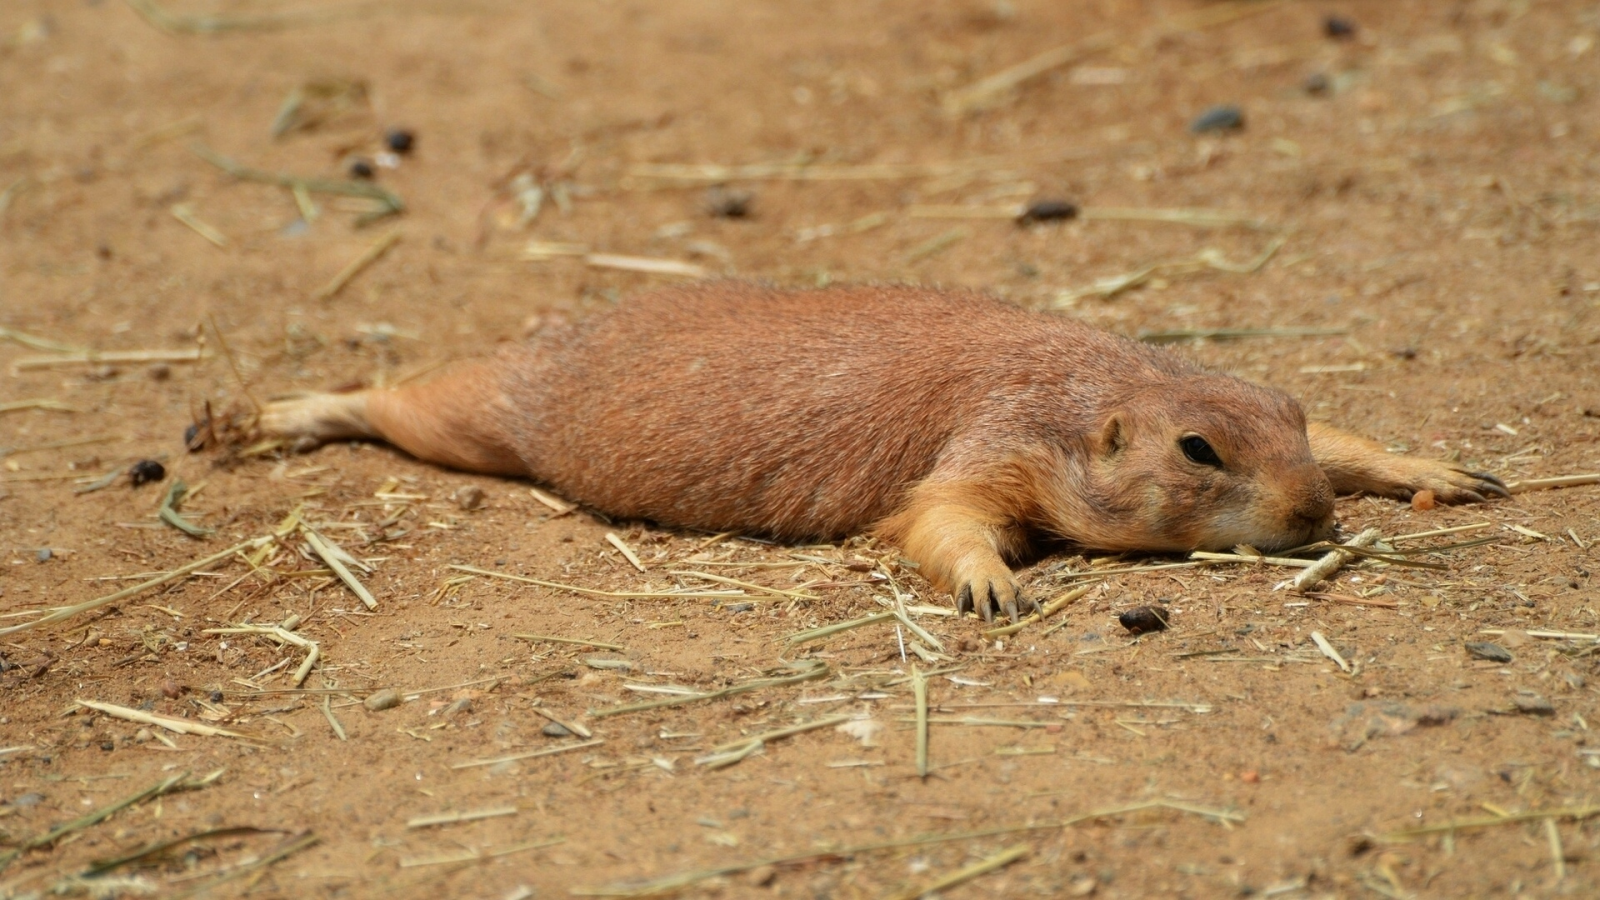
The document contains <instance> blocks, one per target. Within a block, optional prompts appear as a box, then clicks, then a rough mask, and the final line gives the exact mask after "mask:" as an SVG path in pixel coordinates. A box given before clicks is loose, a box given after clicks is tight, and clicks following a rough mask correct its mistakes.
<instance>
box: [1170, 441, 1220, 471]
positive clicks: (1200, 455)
mask: <svg viewBox="0 0 1600 900" xmlns="http://www.w3.org/2000/svg"><path fill="white" fill-rule="evenodd" d="M1178 446H1179V447H1180V448H1182V449H1183V455H1184V456H1187V457H1189V461H1190V462H1192V463H1199V464H1200V465H1202V466H1214V467H1216V468H1218V469H1220V468H1222V460H1221V459H1219V458H1218V457H1217V451H1215V450H1213V449H1211V445H1210V444H1208V443H1206V439H1205V438H1203V437H1201V436H1200V435H1198V434H1190V435H1185V436H1183V437H1181V438H1179V439H1178Z"/></svg>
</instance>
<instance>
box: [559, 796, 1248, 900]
mask: <svg viewBox="0 0 1600 900" xmlns="http://www.w3.org/2000/svg"><path fill="white" fill-rule="evenodd" d="M1156 809H1169V810H1172V811H1174V812H1182V813H1187V814H1189V815H1195V816H1201V817H1203V818H1206V819H1210V820H1212V821H1215V822H1221V823H1228V824H1231V823H1237V822H1243V821H1244V816H1243V815H1241V814H1240V813H1236V812H1233V811H1231V810H1222V809H1210V808H1207V807H1203V806H1197V805H1195V804H1192V803H1183V802H1179V801H1174V800H1148V801H1145V802H1143V803H1129V804H1126V805H1123V806H1112V807H1106V808H1103V809H1095V810H1090V811H1088V812H1084V813H1079V814H1078V815H1075V816H1070V817H1068V818H1065V819H1057V820H1054V821H1050V822H1036V823H1033V824H1029V825H1008V826H1001V827H999V828H987V829H984V830H982V831H963V832H956V833H951V834H932V835H924V836H921V837H913V838H901V839H899V840H893V841H882V842H880V843H875V844H860V845H857V846H854V847H841V848H838V849H834V850H819V851H817V852H814V853H801V854H796V855H794V856H777V857H767V858H764V859H753V860H746V861H744V862H738V863H732V864H730V865H726V866H718V867H717V868H713V869H701V870H699V871H693V872H679V873H676V874H672V875H666V876H663V877H661V878H654V879H651V880H649V881H639V882H624V883H621V884H612V885H606V886H604V887H594V888H583V887H578V888H572V889H571V890H570V891H569V892H568V893H571V894H573V895H574V896H578V897H650V896H654V895H657V894H664V893H667V892H669V891H675V890H681V889H683V888H685V887H688V886H690V885H693V884H698V883H699V882H702V881H707V880H709V879H712V878H720V877H723V876H726V875H737V874H739V873H740V872H748V871H750V870H751V869H760V868H764V867H767V866H774V867H776V866H795V865H800V864H803V863H808V862H818V861H821V860H837V859H851V858H853V857H856V856H860V855H863V854H867V853H877V852H881V851H884V850H899V849H902V848H905V847H926V846H930V845H933V844H948V843H954V842H958V841H971V840H981V839H983V838H991V837H997V836H1000V835H1010V834H1028V833H1030V832H1035V831H1059V830H1062V829H1066V828H1071V827H1073V826H1076V825H1082V824H1084V823H1085V822H1096V821H1099V820H1101V819H1105V818H1110V817H1112V816H1121V815H1127V814H1129V813H1137V812H1145V811H1148V810H1156Z"/></svg>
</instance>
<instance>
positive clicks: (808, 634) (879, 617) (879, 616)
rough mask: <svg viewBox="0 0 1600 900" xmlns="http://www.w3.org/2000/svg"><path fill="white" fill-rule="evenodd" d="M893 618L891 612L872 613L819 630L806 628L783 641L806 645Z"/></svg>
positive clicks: (824, 626)
mask: <svg viewBox="0 0 1600 900" xmlns="http://www.w3.org/2000/svg"><path fill="white" fill-rule="evenodd" d="M893 618H895V614H894V612H893V611H892V610H891V611H888V612H880V613H873V614H872V615H870V616H862V617H861V618H859V619H851V620H850V621H848V622H835V623H833V624H832V625H823V626H822V627H820V628H808V629H806V630H805V631H797V632H795V633H794V634H791V635H789V636H788V637H787V638H785V639H784V640H786V641H787V642H789V643H791V644H808V643H810V642H812V641H820V640H822V639H823V638H825V637H832V636H833V635H836V634H839V633H840V632H844V631H850V630H852V629H855V628H860V627H862V626H863V625H871V624H873V623H875V622H886V621H888V620H889V619H893Z"/></svg>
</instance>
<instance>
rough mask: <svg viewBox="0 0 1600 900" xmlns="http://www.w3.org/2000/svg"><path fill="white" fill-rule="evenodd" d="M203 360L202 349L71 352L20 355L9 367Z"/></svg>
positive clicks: (27, 368) (18, 369)
mask: <svg viewBox="0 0 1600 900" xmlns="http://www.w3.org/2000/svg"><path fill="white" fill-rule="evenodd" d="M205 358H206V353H205V352H204V351H203V350H199V349H194V350H75V351H69V352H67V353H64V354H63V355H60V356H24V357H23V358H21V359H19V360H17V361H16V362H14V363H12V364H11V371H13V372H30V371H33V370H34V369H60V368H65V367H68V366H99V365H115V364H117V363H192V362H199V361H200V360H203V359H205Z"/></svg>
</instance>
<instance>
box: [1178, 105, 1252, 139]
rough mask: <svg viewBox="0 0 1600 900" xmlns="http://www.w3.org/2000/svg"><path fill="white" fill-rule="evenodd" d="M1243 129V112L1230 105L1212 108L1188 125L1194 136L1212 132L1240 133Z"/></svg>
mask: <svg viewBox="0 0 1600 900" xmlns="http://www.w3.org/2000/svg"><path fill="white" fill-rule="evenodd" d="M1243 128H1244V110H1242V109H1240V108H1239V107H1237V106H1234V105H1232V104H1224V105H1222V106H1213V107H1211V108H1210V109H1208V110H1206V111H1205V112H1203V113H1201V114H1200V115H1198V116H1196V117H1195V119H1194V121H1193V122H1190V123H1189V130H1190V131H1192V132H1194V133H1195V134H1206V133H1207V132H1212V131H1240V130H1243Z"/></svg>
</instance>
